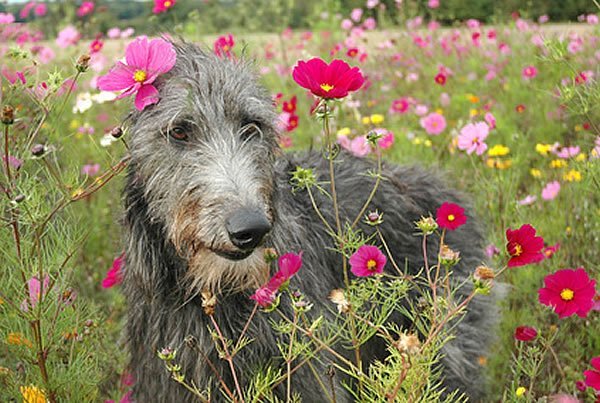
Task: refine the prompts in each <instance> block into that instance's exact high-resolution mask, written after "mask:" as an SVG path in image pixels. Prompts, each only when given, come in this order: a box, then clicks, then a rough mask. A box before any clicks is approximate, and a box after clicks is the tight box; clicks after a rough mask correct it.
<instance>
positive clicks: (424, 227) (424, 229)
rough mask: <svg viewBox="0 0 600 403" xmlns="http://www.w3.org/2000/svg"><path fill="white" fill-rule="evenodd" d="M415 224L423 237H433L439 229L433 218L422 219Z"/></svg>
mask: <svg viewBox="0 0 600 403" xmlns="http://www.w3.org/2000/svg"><path fill="white" fill-rule="evenodd" d="M415 224H416V226H417V229H418V230H420V231H421V233H422V234H423V235H431V234H433V233H434V231H435V230H436V229H438V224H437V223H436V222H435V220H434V219H433V218H432V217H421V219H420V220H419V221H417V222H416V223H415Z"/></svg>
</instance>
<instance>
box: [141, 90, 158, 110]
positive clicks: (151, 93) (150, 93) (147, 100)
mask: <svg viewBox="0 0 600 403" xmlns="http://www.w3.org/2000/svg"><path fill="white" fill-rule="evenodd" d="M158 99H159V97H158V90H157V89H156V88H155V87H154V86H153V85H142V86H141V87H140V89H139V90H138V92H137V95H136V96H135V107H136V108H137V110H138V111H142V110H144V108H145V107H146V106H148V105H152V104H155V103H157V102H158Z"/></svg>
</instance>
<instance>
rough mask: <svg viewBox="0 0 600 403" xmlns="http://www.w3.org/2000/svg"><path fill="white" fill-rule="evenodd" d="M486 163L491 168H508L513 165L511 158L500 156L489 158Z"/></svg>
mask: <svg viewBox="0 0 600 403" xmlns="http://www.w3.org/2000/svg"><path fill="white" fill-rule="evenodd" d="M485 163H486V165H487V166H488V167H489V168H497V169H508V168H510V167H511V166H512V160H511V159H508V160H503V159H500V158H488V159H487V160H486V162H485Z"/></svg>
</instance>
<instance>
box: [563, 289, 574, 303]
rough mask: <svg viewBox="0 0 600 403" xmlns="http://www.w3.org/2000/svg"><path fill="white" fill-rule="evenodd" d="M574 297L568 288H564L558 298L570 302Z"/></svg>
mask: <svg viewBox="0 0 600 403" xmlns="http://www.w3.org/2000/svg"><path fill="white" fill-rule="evenodd" d="M574 295H575V293H574V292H573V290H571V289H570V288H565V289H564V290H562V291H561V292H560V297H561V298H562V299H563V300H564V301H570V300H572V299H573V296H574Z"/></svg>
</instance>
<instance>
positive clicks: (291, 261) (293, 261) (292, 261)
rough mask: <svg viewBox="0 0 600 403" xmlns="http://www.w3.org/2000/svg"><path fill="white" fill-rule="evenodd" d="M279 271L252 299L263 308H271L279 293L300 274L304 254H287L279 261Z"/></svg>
mask: <svg viewBox="0 0 600 403" xmlns="http://www.w3.org/2000/svg"><path fill="white" fill-rule="evenodd" d="M277 265H278V266H279V270H278V271H277V272H276V273H275V274H274V275H273V277H271V279H270V280H269V282H268V283H267V284H265V285H264V286H262V287H260V288H259V289H257V290H256V292H254V294H252V295H251V296H250V299H252V300H254V301H256V302H257V303H258V305H259V306H260V307H262V308H267V307H269V306H270V305H271V304H272V303H273V302H274V301H275V298H276V297H277V292H278V291H279V290H280V289H281V288H282V287H285V285H286V284H287V282H288V281H289V280H290V279H291V278H292V277H293V276H294V275H296V273H298V270H300V267H301V266H302V252H300V253H298V254H296V253H286V254H285V255H283V256H280V257H279V259H278V260H277Z"/></svg>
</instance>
